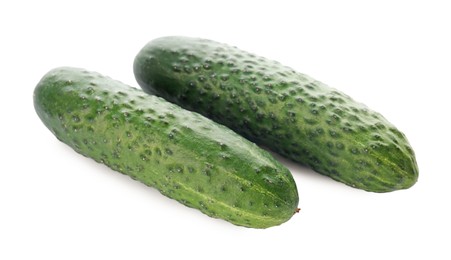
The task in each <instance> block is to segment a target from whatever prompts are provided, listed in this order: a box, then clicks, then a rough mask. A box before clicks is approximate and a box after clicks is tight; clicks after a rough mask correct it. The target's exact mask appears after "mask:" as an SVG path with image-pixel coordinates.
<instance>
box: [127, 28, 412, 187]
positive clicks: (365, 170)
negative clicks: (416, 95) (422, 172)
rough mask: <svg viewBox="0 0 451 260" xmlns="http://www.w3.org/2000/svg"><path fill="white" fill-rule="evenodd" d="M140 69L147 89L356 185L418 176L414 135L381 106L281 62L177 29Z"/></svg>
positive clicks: (148, 50)
mask: <svg viewBox="0 0 451 260" xmlns="http://www.w3.org/2000/svg"><path fill="white" fill-rule="evenodd" d="M134 73H135V77H136V79H137V81H138V83H139V85H140V86H141V87H142V88H143V90H144V91H146V92H148V93H152V94H155V95H158V96H161V97H164V98H165V99H166V100H169V101H171V102H174V103H176V104H178V105H180V106H182V107H184V108H186V109H189V110H192V111H195V112H198V113H201V114H203V115H204V116H206V117H209V118H211V119H213V120H214V121H216V122H218V123H221V124H224V125H226V126H228V127H230V128H231V129H233V130H234V131H235V132H237V133H240V134H241V135H243V136H244V137H246V138H248V139H250V140H252V141H254V142H256V143H258V144H262V145H265V146H267V147H268V148H270V149H271V150H273V151H275V152H277V153H279V154H281V155H283V156H285V157H288V158H290V159H292V160H294V161H296V162H300V163H301V164H304V165H306V166H309V167H310V168H312V169H313V170H315V171H317V172H319V173H321V174H324V175H327V176H330V177H331V178H333V179H335V180H337V181H340V182H343V183H345V184H347V185H350V186H352V187H355V188H359V189H363V190H366V191H372V192H390V191H394V190H399V189H407V188H409V187H411V186H412V185H413V184H414V183H416V181H417V179H418V166H417V163H416V159H415V155H414V152H413V150H412V148H411V146H410V144H409V142H408V140H407V139H406V137H405V135H404V134H403V133H401V132H400V131H399V130H398V129H397V128H396V127H395V126H394V125H392V124H391V123H390V122H388V121H387V120H386V119H385V118H384V117H383V116H382V115H381V114H379V113H377V112H374V111H372V110H370V109H369V108H368V107H366V106H365V105H363V104H361V103H358V102H356V101H354V100H353V99H352V98H351V97H349V96H347V95H346V94H344V93H342V92H340V91H338V90H336V89H333V88H330V87H329V86H327V85H325V84H324V83H322V82H319V81H317V80H315V79H313V78H311V77H309V76H307V75H305V74H302V73H298V72H296V71H294V70H293V69H291V68H289V67H286V66H283V65H281V64H280V63H278V62H275V61H271V60H268V59H265V58H263V57H259V56H256V55H254V54H251V53H248V52H245V51H242V50H240V49H238V48H236V47H232V46H229V45H227V44H222V43H218V42H214V41H211V40H207V39H199V38H189V37H178V36H170V37H162V38H158V39H155V40H153V41H151V42H149V43H148V44H147V45H145V46H144V47H143V48H142V49H141V51H140V52H139V53H138V54H137V56H136V58H135V61H134Z"/></svg>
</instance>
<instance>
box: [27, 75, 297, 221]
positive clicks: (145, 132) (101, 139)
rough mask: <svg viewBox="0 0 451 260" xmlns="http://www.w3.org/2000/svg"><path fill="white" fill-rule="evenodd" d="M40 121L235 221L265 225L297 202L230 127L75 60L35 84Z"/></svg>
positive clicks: (262, 154)
mask: <svg viewBox="0 0 451 260" xmlns="http://www.w3.org/2000/svg"><path fill="white" fill-rule="evenodd" d="M34 106H35V109H36V112H37V114H38V115H39V117H40V118H41V120H42V122H43V123H44V124H45V125H46V126H47V128H49V130H51V132H52V133H53V134H54V135H55V136H56V137H57V138H58V139H59V140H60V141H62V142H64V143H66V144H67V145H69V146H70V147H72V148H73V149H74V150H75V151H76V152H78V153H80V154H82V155H84V156H86V157H90V158H92V159H94V160H95V161H97V162H99V163H103V164H105V165H107V166H109V167H110V168H112V169H113V170H116V171H118V172H121V173H123V174H126V175H128V176H130V177H131V178H133V179H136V180H138V181H140V182H142V183H144V184H146V185H148V186H151V187H154V188H156V189H158V190H159V191H160V192H161V193H162V194H163V195H166V196H167V197H170V198H172V199H175V200H177V201H179V202H181V203H182V204H184V205H186V206H188V207H192V208H196V209H199V210H200V211H202V212H203V213H205V214H207V215H208V216H211V217H215V218H221V219H224V220H226V221H229V222H231V223H233V224H235V225H239V226H245V227H251V228H268V227H271V226H275V225H280V224H281V223H284V222H286V221H287V220H289V219H290V218H291V217H292V216H293V214H294V213H295V211H296V210H297V205H298V200H299V199H298V193H297V188H296V184H295V182H294V180H293V178H292V176H291V174H290V172H289V170H288V169H287V168H285V167H284V166H283V165H281V164H280V163H279V162H278V161H276V160H275V159H274V158H273V157H272V156H271V155H270V154H269V153H268V152H266V151H264V150H262V149H260V148H259V147H258V146H257V145H255V144H254V143H251V142H249V141H248V140H246V139H244V138H242V137H241V136H239V135H238V134H236V133H234V132H233V131H232V130H230V129H228V128H226V127H224V126H222V125H219V124H217V123H215V122H213V121H211V120H209V119H207V118H205V117H203V116H201V115H199V114H197V113H193V112H190V111H187V110H184V109H182V108H180V107H178V106H177V105H174V104H172V103H169V102H167V101H165V100H164V99H162V98H159V97H156V96H150V95H147V94H146V93H144V92H143V91H142V90H140V89H137V88H133V87H129V86H127V85H124V84H123V83H121V82H118V81H115V80H113V79H111V78H108V77H105V76H102V75H100V74H98V73H95V72H89V71H86V70H83V69H79V68H69V67H63V68H56V69H54V70H52V71H50V72H48V73H47V74H46V75H45V76H44V77H43V78H42V79H41V81H40V82H39V84H38V85H37V86H36V88H35V91H34Z"/></svg>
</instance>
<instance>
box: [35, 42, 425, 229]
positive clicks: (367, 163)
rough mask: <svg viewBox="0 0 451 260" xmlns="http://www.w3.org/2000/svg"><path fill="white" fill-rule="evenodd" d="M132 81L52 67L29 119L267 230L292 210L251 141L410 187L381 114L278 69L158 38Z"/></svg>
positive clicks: (168, 188)
mask: <svg viewBox="0 0 451 260" xmlns="http://www.w3.org/2000/svg"><path fill="white" fill-rule="evenodd" d="M134 73H135V77H136V79H137V81H138V83H139V85H140V86H141V87H142V89H143V91H142V90H138V89H136V88H133V87H130V86H127V85H125V84H123V83H121V82H118V81H115V80H113V79H111V78H108V77H105V76H103V75H101V74H98V73H95V72H90V71H86V70H83V69H79V68H69V67H62V68H57V69H54V70H52V71H50V72H48V73H47V74H46V75H45V76H44V77H43V78H42V79H41V81H40V82H39V83H38V85H37V87H36V88H35V91H34V105H35V109H36V112H37V114H38V115H39V117H40V118H41V120H42V121H43V122H44V124H45V125H46V126H47V128H49V129H50V131H51V132H52V133H53V134H54V135H55V136H56V137H57V138H58V139H59V140H60V141H62V142H64V143H66V144H68V145H69V146H71V147H72V148H73V149H74V150H75V151H77V152H78V153H80V154H82V155H84V156H87V157H90V158H92V159H94V160H96V161H97V162H100V163H103V164H106V165H107V166H109V167H110V168H112V169H114V170H116V171H119V172H121V173H124V174H127V175H129V176H130V177H132V178H133V179H136V180H138V181H141V182H142V183H144V184H146V185H148V186H151V187H155V188H157V189H158V190H159V191H160V192H161V193H162V194H164V195H166V196H168V197H170V198H173V199H175V200H177V201H179V202H181V203H182V204H184V205H186V206H189V207H193V208H197V209H199V210H200V211H202V212H203V213H205V214H207V215H209V216H211V217H215V218H221V219H224V220H226V221H229V222H231V223H233V224H235V225H240V226H246V227H252V228H267V227H271V226H276V225H280V224H282V223H284V222H286V221H287V220H289V219H290V218H291V217H292V216H293V214H294V213H295V212H296V211H298V201H299V199H298V193H297V188H296V184H295V182H294V180H293V177H292V176H291V173H290V172H289V170H288V169H287V168H286V167H284V166H283V165H282V164H281V163H279V162H278V161H276V160H275V159H274V158H273V157H272V156H271V155H270V154H269V153H268V152H266V151H264V150H262V149H261V148H259V147H258V146H257V145H256V144H255V143H257V144H261V145H265V146H267V147H269V148H270V149H271V150H273V151H275V152H277V153H279V154H281V155H283V156H286V157H287V158H290V159H292V160H294V161H296V162H299V163H301V164H303V165H307V166H309V167H311V168H312V169H314V170H315V171H317V172H319V173H321V174H324V175H327V176H330V177H331V178H333V179H335V180H337V181H340V182H343V183H345V184H347V185H350V186H352V187H356V188H359V189H364V190H367V191H372V192H389V191H394V190H399V189H406V188H409V187H411V186H412V185H413V184H414V183H415V182H416V181H417V178H418V168H417V164H416V161H415V155H414V152H413V150H412V148H411V146H410V145H409V143H408V141H407V139H406V137H405V136H404V135H403V134H402V133H401V132H400V131H399V130H397V129H396V128H395V127H394V126H393V125H392V124H391V123H389V122H388V121H387V120H386V119H385V118H384V117H383V116H382V115H380V114H378V113H376V112H374V111H371V110H370V109H368V108H367V107H366V106H364V105H363V104H360V103H357V102H355V101H354V100H352V99H351V98H350V97H349V96H347V95H345V94H343V93H341V92H339V91H338V90H335V89H332V88H329V87H328V86H326V85H325V84H323V83H321V82H319V81H317V80H314V79H312V78H311V77H309V76H307V75H304V74H301V73H298V72H295V71H294V70H292V69H291V68H289V67H285V66H283V65H281V64H279V63H277V62H274V61H270V60H267V59H265V58H262V57H259V56H255V55H253V54H251V53H248V52H245V51H242V50H239V49H237V48H235V47H232V46H229V45H226V44H221V43H217V42H214V41H210V40H205V39H197V38H188V37H163V38H159V39H156V40H153V41H151V42H150V43H148V44H147V45H146V46H144V48H143V49H142V50H141V51H140V52H139V53H138V55H137V56H136V58H135V62H134ZM146 92H147V93H149V94H152V95H148V94H147V93H146ZM163 98H164V99H163ZM166 100H167V101H166ZM168 101H170V102H168ZM192 111H193V112H192ZM239 134H240V135H239ZM242 136H243V137H242ZM254 142H255V143H254Z"/></svg>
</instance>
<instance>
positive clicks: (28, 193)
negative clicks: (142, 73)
mask: <svg viewBox="0 0 451 260" xmlns="http://www.w3.org/2000/svg"><path fill="white" fill-rule="evenodd" d="M113 2H115V1H110V2H96V1H80V0H79V1H72V2H70V1H54V2H51V1H44V0H41V1H14V2H13V1H2V2H1V4H0V28H1V30H0V37H1V40H0V46H1V47H0V66H1V67H0V83H1V84H0V87H1V101H0V106H1V108H0V116H1V117H0V119H1V126H0V131H1V133H0V138H1V139H0V140H1V141H0V152H1V156H0V259H5V260H6V259H152V258H153V259H155V258H157V257H159V258H161V259H167V258H170V259H177V258H178V259H245V258H247V259H271V258H272V259H409V258H410V259H411V258H413V257H418V258H416V259H451V253H450V249H449V246H450V241H451V238H450V234H451V228H450V220H451V214H450V211H449V207H450V198H451V188H450V187H451V177H450V176H451V169H450V168H451V167H450V165H451V164H450V163H449V162H450V161H451V159H450V155H451V154H450V153H451V149H450V148H451V142H450V127H449V119H450V115H451V109H450V105H449V101H450V95H449V91H448V90H449V89H450V87H451V79H450V78H451V77H450V76H451V74H450V69H451V51H450V48H451V38H450V35H451V34H450V32H451V8H450V7H449V6H447V5H446V4H445V3H446V2H447V1H433V0H428V1H310V2H306V1H292V2H288V1H281V0H279V1H273V2H269V1H268V3H265V2H263V1H258V2H257V1H256V2H255V3H248V2H251V1H244V0H242V1H230V0H229V1H209V2H207V1H205V3H201V2H199V1H194V0H190V1H167V0H165V1H143V2H142V3H139V2H135V1H130V0H129V1H122V2H123V3H121V4H116V3H113ZM370 2H372V3H370ZM167 35H185V36H195V37H203V38H209V39H213V40H216V41H220V42H225V43H229V44H232V45H235V46H238V47H239V48H241V49H244V50H248V51H250V52H253V53H256V54H259V55H262V56H266V57H268V58H271V59H274V60H278V61H280V62H282V63H283V64H285V65H288V66H290V67H293V68H294V69H296V70H298V71H300V72H303V73H306V74H308V75H310V76H313V77H314V78H316V79H318V80H320V81H323V82H325V83H326V84H328V85H330V86H333V87H335V88H338V89H340V90H342V91H343V92H345V93H347V94H349V95H350V96H352V97H353V98H354V99H356V100H358V101H361V102H363V103H365V104H367V105H368V106H369V107H371V108H372V109H374V110H376V111H379V112H381V113H382V114H383V115H384V116H385V117H387V118H388V119H389V120H390V121H391V122H393V123H394V124H395V125H396V126H397V127H398V128H399V129H400V130H401V131H403V132H404V133H405V134H406V135H407V137H408V139H409V140H410V142H411V144H412V146H413V148H414V150H415V152H416V154H417V160H418V164H419V167H420V178H419V181H418V183H417V184H416V185H415V186H414V187H412V188H411V189H408V190H404V191H396V192H392V193H385V194H376V193H369V192H365V191H361V190H357V189H352V188H350V187H347V186H345V185H343V184H341V183H338V182H335V181H333V180H331V179H329V178H327V177H323V176H321V175H318V174H316V173H314V172H312V171H311V170H308V169H306V168H304V167H301V166H298V165H295V164H293V163H290V162H288V161H286V160H282V159H281V160H282V162H283V163H285V164H286V165H287V166H288V167H289V168H290V169H291V171H292V172H293V175H294V178H295V180H296V182H297V185H298V190H299V196H300V207H301V208H302V210H301V212H300V213H299V214H296V215H295V216H294V217H293V218H292V219H291V220H290V221H289V222H287V223H285V224H283V225H281V226H278V227H273V228H269V229H266V230H255V229H248V228H243V227H237V226H234V225H231V224H229V223H227V222H225V221H222V220H217V219H212V218H209V217H207V216H205V215H203V214H201V213H199V212H198V211H196V210H194V209H189V208H186V207H184V206H182V205H181V204H179V203H177V202H175V201H173V200H170V199H168V198H166V197H164V196H162V195H160V193H159V192H158V191H156V190H154V189H151V188H148V187H146V186H144V185H142V184H140V183H138V182H136V181H133V180H131V179H130V178H128V177H126V176H124V175H121V174H118V173H116V172H114V171H112V170H110V169H108V168H107V167H105V166H102V165H100V164H97V163H95V162H93V161H92V160H89V159H87V158H84V157H82V156H80V155H78V154H77V153H75V152H74V151H72V150H71V149H70V148H69V147H67V146H66V145H64V144H62V143H60V142H59V141H57V139H56V138H55V137H54V136H52V134H51V133H50V131H48V130H47V129H46V128H45V127H44V125H43V124H42V123H41V122H40V120H39V118H38V117H37V115H36V113H35V111H34V108H33V103H32V93H33V89H34V87H35V85H36V84H37V82H38V81H39V80H40V78H41V77H42V76H43V75H44V74H45V73H46V72H47V71H49V70H50V69H52V68H54V67H58V66H75V67H84V68H86V69H89V70H94V71H98V72H100V73H102V74H105V75H109V76H111V77H113V78H115V79H118V80H120V81H123V82H125V83H127V84H130V85H132V86H136V87H137V84H136V82H135V79H134V76H133V72H132V63H133V59H134V56H135V55H136V53H137V52H138V51H139V50H140V48H141V47H142V46H143V45H144V44H145V43H147V42H148V41H150V40H152V39H154V38H157V37H161V36H167ZM279 159H280V158H279ZM163 257H164V258H163Z"/></svg>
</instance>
